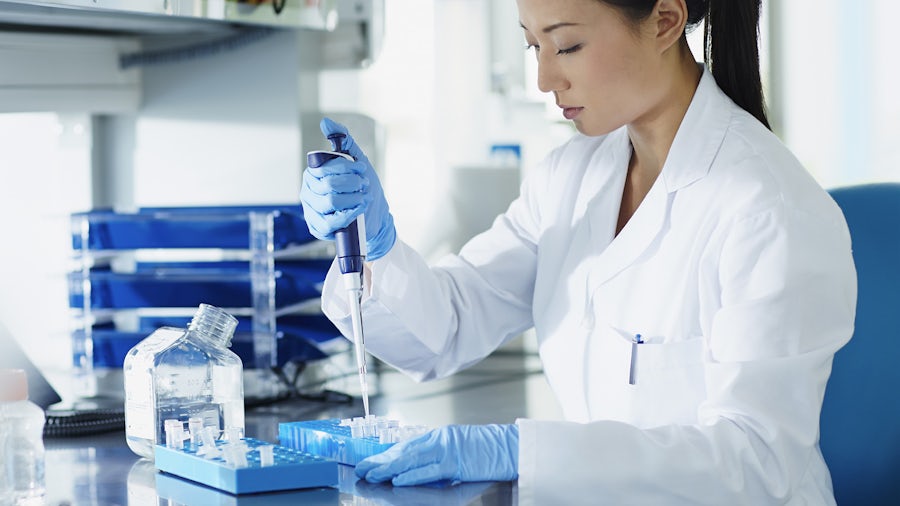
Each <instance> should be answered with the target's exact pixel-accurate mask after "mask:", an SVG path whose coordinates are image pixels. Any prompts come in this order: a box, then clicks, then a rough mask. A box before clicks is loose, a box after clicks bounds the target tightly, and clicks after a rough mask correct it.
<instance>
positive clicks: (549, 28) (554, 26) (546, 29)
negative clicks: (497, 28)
mask: <svg viewBox="0 0 900 506" xmlns="http://www.w3.org/2000/svg"><path fill="white" fill-rule="evenodd" d="M519 26H521V27H522V29H523V30H525V31H528V28H525V25H523V24H522V22H521V21H520V22H519ZM566 26H578V23H570V22H567V21H564V22H561V23H554V24H552V25H550V26H545V27H544V29H543V30H541V31H542V32H544V33H550V32H552V31H553V30H556V29H557V28H563V27H566Z"/></svg>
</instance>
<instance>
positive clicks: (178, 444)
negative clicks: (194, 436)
mask: <svg viewBox="0 0 900 506" xmlns="http://www.w3.org/2000/svg"><path fill="white" fill-rule="evenodd" d="M163 426H164V427H165V431H166V447H167V448H172V449H174V450H181V449H182V448H183V447H184V445H183V444H182V443H184V424H182V423H181V421H180V420H175V419H169V420H166V421H165V422H163Z"/></svg>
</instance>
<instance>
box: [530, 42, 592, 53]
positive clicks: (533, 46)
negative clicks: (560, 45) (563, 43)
mask: <svg viewBox="0 0 900 506" xmlns="http://www.w3.org/2000/svg"><path fill="white" fill-rule="evenodd" d="M530 49H534V51H535V52H539V51H540V50H541V46H539V45H537V44H528V43H526V44H525V50H526V51H528V50H530ZM579 49H581V44H575V45H574V46H570V47H567V48H564V49H559V50H557V51H556V54H558V55H564V54H572V53H574V52H576V51H578V50H579Z"/></svg>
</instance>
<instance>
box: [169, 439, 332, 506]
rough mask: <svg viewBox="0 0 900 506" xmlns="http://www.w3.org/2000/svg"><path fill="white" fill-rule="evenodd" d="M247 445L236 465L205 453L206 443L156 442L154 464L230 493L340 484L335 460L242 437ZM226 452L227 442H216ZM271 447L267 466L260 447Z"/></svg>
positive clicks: (250, 492) (218, 447) (174, 473)
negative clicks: (175, 445)
mask: <svg viewBox="0 0 900 506" xmlns="http://www.w3.org/2000/svg"><path fill="white" fill-rule="evenodd" d="M241 442H242V443H244V444H245V445H246V450H247V451H246V453H245V457H246V463H242V464H240V465H235V464H234V463H229V462H226V459H225V458H223V457H221V456H217V457H212V458H210V457H209V456H208V455H204V452H203V450H202V449H203V445H196V444H192V443H188V444H185V445H184V446H183V447H182V448H169V447H167V446H165V445H156V448H155V452H154V453H155V455H154V456H155V460H154V464H155V465H156V468H157V469H159V470H160V471H163V472H165V473H169V474H173V475H176V476H180V477H182V478H186V479H188V480H191V481H194V482H197V483H201V484H203V485H206V486H209V487H212V488H216V489H219V490H223V491H225V492H228V493H231V494H252V493H259V492H273V491H282V490H295V489H303V488H315V487H337V485H338V465H337V462H336V461H334V460H329V459H325V458H322V457H320V456H317V455H311V454H309V453H305V452H302V451H298V450H296V449H293V448H287V447H285V446H282V445H273V444H272V443H267V442H265V441H260V440H258V439H253V438H241ZM215 444H216V447H217V449H219V450H220V451H224V450H225V449H226V448H227V446H228V445H230V444H233V443H231V442H228V441H221V440H218V441H216V442H215ZM263 446H271V447H273V448H272V456H273V459H272V462H270V463H267V465H264V464H263V463H262V462H261V459H260V452H259V448H260V447H263Z"/></svg>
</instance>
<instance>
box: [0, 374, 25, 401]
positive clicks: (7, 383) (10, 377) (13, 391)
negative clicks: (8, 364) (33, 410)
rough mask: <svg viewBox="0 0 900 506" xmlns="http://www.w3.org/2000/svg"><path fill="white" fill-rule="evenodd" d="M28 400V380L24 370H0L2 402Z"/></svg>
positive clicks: (0, 397)
mask: <svg viewBox="0 0 900 506" xmlns="http://www.w3.org/2000/svg"><path fill="white" fill-rule="evenodd" d="M27 399H28V378H27V377H26V376H25V371H24V370H22V369H0V402H10V401H24V400H27Z"/></svg>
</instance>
